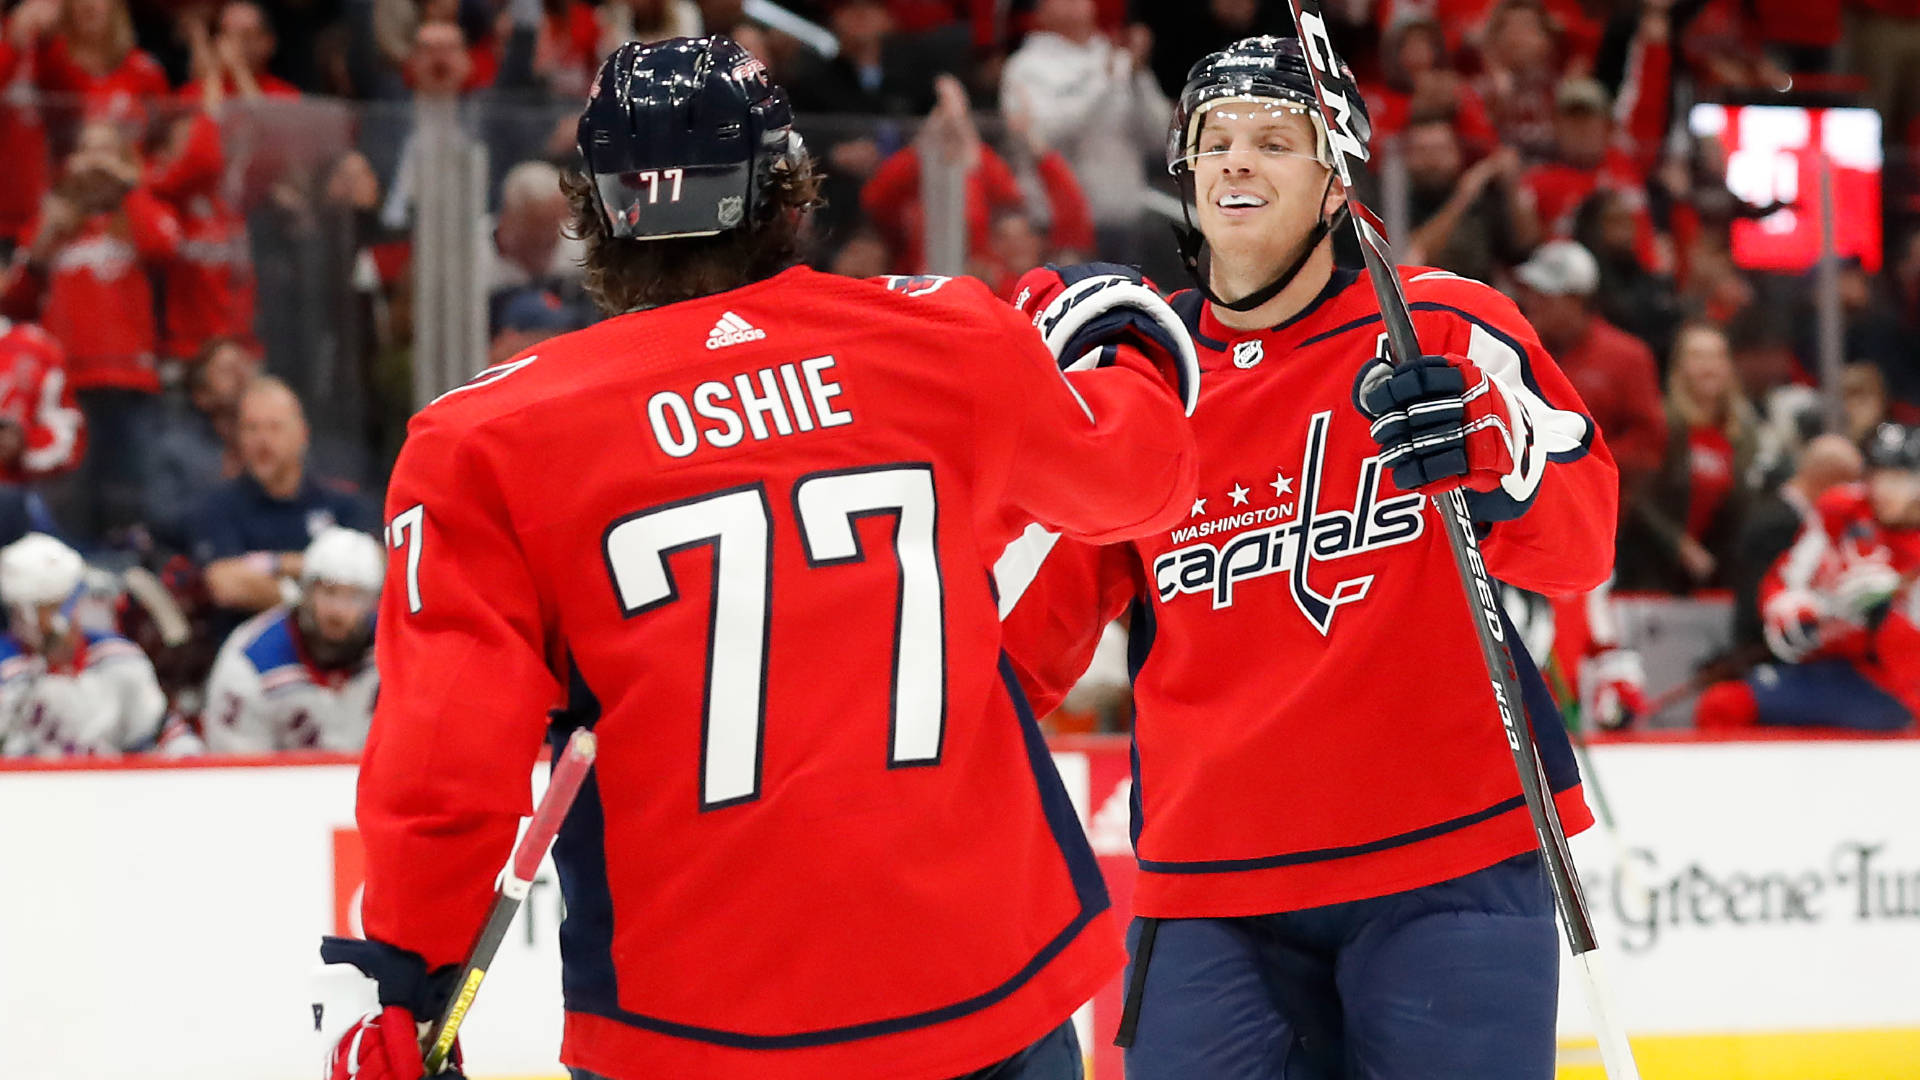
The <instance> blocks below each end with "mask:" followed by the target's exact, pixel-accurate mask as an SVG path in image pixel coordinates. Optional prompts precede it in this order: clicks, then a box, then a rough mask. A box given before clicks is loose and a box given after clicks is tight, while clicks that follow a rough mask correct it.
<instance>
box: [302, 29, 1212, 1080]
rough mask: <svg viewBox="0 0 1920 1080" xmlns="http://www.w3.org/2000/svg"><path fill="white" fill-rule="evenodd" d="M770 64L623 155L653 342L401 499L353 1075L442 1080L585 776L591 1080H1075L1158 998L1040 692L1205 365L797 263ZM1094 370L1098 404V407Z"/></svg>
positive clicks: (573, 1004)
mask: <svg viewBox="0 0 1920 1080" xmlns="http://www.w3.org/2000/svg"><path fill="white" fill-rule="evenodd" d="M790 124H791V119H790V112H789V109H788V106H787V101H786V97H785V95H784V94H783V93H782V92H781V91H780V90H779V89H778V88H776V87H774V86H773V85H772V84H771V83H770V82H769V81H768V78H767V75H766V69H765V68H764V67H763V66H762V65H761V64H760V62H759V61H758V60H755V59H754V58H753V57H752V56H750V55H749V54H748V53H746V52H745V51H743V50H742V49H741V48H740V47H739V46H737V45H735V44H734V43H733V42H731V41H729V40H727V39H725V38H718V37H716V38H704V39H684V38H676V39H672V40H670V41H666V42H662V43H659V44H655V45H639V44H629V45H624V46H622V47H621V48H620V49H619V50H618V51H617V52H615V53H614V54H613V55H612V56H611V57H609V58H608V60H607V62H606V64H605V66H604V67H603V69H602V70H601V73H600V77H599V80H598V81H597V83H596V84H595V89H594V92H593V95H592V96H591V97H590V99H589V101H588V104H587V106H586V109H585V111H584V112H583V114H582V116H581V121H580V129H579V130H580V148H581V151H582V155H583V157H584V159H585V166H586V174H585V175H582V176H576V177H573V178H572V179H571V180H570V182H569V184H568V190H569V194H570V196H571V197H572V199H573V202H574V228H575V229H576V230H577V231H578V232H579V233H580V234H581V235H582V237H583V239H584V240H585V244H586V263H585V265H586V282H587V286H588V288H589V290H590V291H591V292H592V293H593V294H594V296H595V299H596V301H597V302H598V303H599V305H600V306H601V307H602V308H603V309H604V310H606V311H607V312H608V313H609V314H610V316H611V317H610V318H608V319H607V320H606V321H604V322H601V323H599V324H598V325H596V326H593V327H590V328H588V329H586V330H582V331H579V332H577V333H573V334H567V335H563V336H561V337H558V338H554V339H551V340H549V341H546V342H543V343H542V344H540V345H539V346H537V347H536V349H535V350H533V351H530V352H527V353H524V354H522V355H520V356H519V357H517V358H515V359H514V360H512V361H510V362H508V363H505V364H502V365H500V366H498V367H495V368H492V369H489V370H488V371H486V372H484V373H482V374H481V375H480V376H478V377H476V378H475V379H474V380H473V381H472V382H470V383H468V384H467V385H465V386H463V387H460V388H458V389H456V390H454V391H452V392H450V393H448V394H446V395H444V396H442V397H441V398H440V399H439V400H438V401H436V402H434V403H433V404H431V405H429V406H428V407H427V408H426V409H425V410H424V411H423V412H422V413H421V414H420V415H418V416H416V417H415V418H414V420H413V423H412V425H411V428H410V431H409V435H408V440H407V443H406V446H405V448H404V449H403V451H402V453H401V456H400V460H399V462H398V464H397V465H396V466H395V470H394V475H393V479H392V483H391V489H390V493H389V496H388V500H387V508H388V520H389V524H388V543H389V545H390V548H391V552H390V558H389V560H388V562H389V569H388V577H387V581H386V588H385V592H384V595H383V599H382V604H381V611H380V616H379V629H378V632H377V656H378V663H379V667H380V671H381V674H382V678H383V684H382V686H381V692H380V698H379V703H378V706H377V709H376V712H375V716H374V720H373V726H372V731H371V734H370V737H369V741H368V744H367V749H366V756H365V761H364V764H363V765H362V769H361V774H360V786H359V807H358V819H359V824H360V829H361V833H362V835H363V837H364V839H365V844H366V857H367V884H366V891H365V896H364V904H363V919H364V925H365V928H366V933H367V937H368V940H367V941H365V942H358V941H344V940H340V939H329V941H328V942H327V943H326V944H325V945H324V946H323V949H322V955H323V957H326V958H328V959H331V960H335V961H347V962H351V963H354V964H355V965H356V966H358V967H360V968H361V970H362V971H364V972H366V973H368V974H370V975H372V976H374V977H375V978H376V979H377V980H378V982H379V989H380V1000H381V1002H382V1004H383V1005H384V1006H386V1007H385V1008H384V1010H383V1011H381V1012H379V1013H377V1014H374V1015H371V1016H369V1017H367V1018H365V1019H363V1020H362V1021H360V1022H359V1023H357V1024H356V1025H355V1026H354V1028H353V1029H352V1030H350V1031H349V1032H348V1033H347V1034H346V1035H345V1036H344V1037H343V1038H342V1039H341V1040H340V1042H339V1044H338V1046H337V1047H336V1049H335V1051H334V1054H333V1057H332V1064H331V1066H330V1070H331V1073H330V1074H331V1076H333V1077H334V1078H335V1080H345V1078H348V1077H356V1078H358V1080H387V1078H394V1080H416V1078H417V1077H419V1076H420V1074H421V1071H422V1070H421V1060H420V1056H419V1048H418V1045H417V1043H416V1041H415V1039H416V1033H417V1028H416V1025H417V1024H418V1023H420V1022H421V1021H424V1020H426V1019H427V1018H430V1017H433V1016H436V1015H438V1013H439V1011H440V1008H441V1007H442V1006H443V1005H444V1003H445V1001H446V997H447V995H448V993H449V992H450V990H451V989H452V988H451V987H450V986H449V985H447V984H448V982H449V981H450V978H451V976H452V975H453V974H454V973H455V970H456V967H457V965H458V963H459V961H460V960H461V958H462V956H463V955H464V954H465V953H466V951H467V949H468V947H469V945H470V943H471V942H472V941H473V939H474V936H475V934H476V933H477V931H478V930H479V928H480V926H481V923H482V920H483V917H484V915H485V912H486V909H487V907H488V902H489V899H490V892H491V890H492V886H493V880H494V876H495V873H496V871H497V870H498V868H499V867H500V865H501V864H502V862H503V861H504V859H505V857H506V854H507V851H508V849H509V846H510V845H511V843H512V841H513V838H514V827H515V824H516V822H517V820H518V819H519V817H520V816H521V815H523V814H525V813H527V812H528V809H529V805H530V799H529V790H528V789H529V784H528V777H529V774H530V772H531V770H532V769H533V766H534V761H535V757H536V755H537V754H538V752H539V749H540V746H541V744H542V742H543V741H548V742H553V743H554V744H555V745H558V744H560V743H562V742H564V741H565V739H566V737H567V736H568V735H569V734H570V733H571V732H572V731H573V730H574V729H577V728H580V727H590V728H592V729H593V730H594V731H595V732H596V734H597V736H598V741H599V755H598V758H597V762H596V765H595V769H594V773H593V775H592V776H591V777H590V778H589V779H588V781H587V785H586V787H585V788H584V790H583V791H582V793H581V795H580V798H579V802H578V803H577V804H576V805H575V806H574V807H573V810H572V813H571V815H570V816H569V817H568V819H567V821H566V823H565V825H564V826H563V828H562V829H561V832H560V835H559V838H558V841H557V843H556V844H555V847H554V861H555V864H556V866H557V868H558V872H559V878H560V884H561V889H562V892H563V895H564V897H565V901H566V908H567V916H566V920H565V922H564V924H563V925H562V926H561V929H560V944H561V954H562V959H563V962H564V974H563V985H564V992H565V999H566V1009H567V1019H566V1036H565V1043H564V1046H563V1047H562V1050H561V1056H562V1058H563V1060H565V1061H566V1062H567V1064H568V1065H569V1066H571V1067H572V1068H573V1069H574V1070H575V1075H576V1076H577V1077H607V1078H614V1080H643V1078H644V1080H651V1078H654V1077H673V1078H675V1080H700V1078H729V1080H731V1078H740V1077H754V1078H756V1080H787V1078H794V1080H798V1078H813V1077H821V1078H825V1077H831V1078H835V1080H853V1078H859V1077H876V1078H877V1077H888V1078H902V1080H911V1078H922V1080H935V1078H945V1077H954V1076H959V1075H963V1074H965V1075H969V1076H980V1077H988V1076H991V1077H993V1078H995V1080H1068V1078H1074V1077H1078V1076H1079V1075H1080V1071H1081V1065H1080V1052H1079V1049H1078V1045H1077V1042H1076V1041H1075V1039H1074V1036H1073V1032H1072V1026H1071V1024H1070V1023H1068V1022H1067V1021H1068V1017H1069V1016H1070V1014H1071V1013H1072V1012H1073V1011H1074V1009H1075V1008H1076V1007H1078V1006H1079V1005H1080V1004H1082V1003H1083V1002H1085V1001H1087V1000H1088V999H1089V998H1090V997H1091V996H1092V995H1093V994H1094V992H1095V991H1096V990H1097V989H1098V988H1099V987H1100V986H1101V985H1102V984H1103V983H1105V982H1107V981H1108V980H1109V979H1111V978H1112V977H1113V976H1114V975H1115V974H1116V973H1117V972H1118V970H1119V968H1120V966H1121V964H1122V962H1123V950H1122V948H1121V942H1120V936H1119V933H1118V928H1117V926H1116V925H1115V924H1114V923H1113V921H1112V917H1111V916H1110V914H1109V913H1108V911H1107V909H1108V899H1107V895H1106V892H1105V890H1104V887H1103V886H1102V884H1101V879H1100V875H1099V872H1098V869H1097V867H1096V865H1095V863H1094V861H1093V859H1092V856H1091V852H1090V850H1089V849H1088V847H1087V843H1086V840H1085V836H1084V834H1083V832H1082V831H1081V828H1080V826H1079V824H1078V822H1077V820H1076V818H1075V815H1074V812H1073V810H1072V808H1071V805H1070V803H1069V801H1068V799H1067V797H1066V793H1065V790H1064V788H1063V786H1062V785H1061V783H1060V781H1059V778H1058V776H1057V775H1056V774H1055V773H1054V771H1053V768H1052V765H1051V762H1050V758H1049V756H1048V752H1047V748H1046V745H1045V742H1044V741H1043V740H1042V738H1041V736H1040V734H1039V730H1038V728H1037V726H1036V724H1035V723H1034V720H1033V716H1032V714H1031V713H1030V712H1028V711H1027V708H1026V706H1025V704H1024V701H1023V699H1022V698H1021V696H1020V694H1019V691H1018V689H1017V687H1016V684H1015V683H1014V681H1013V677H1012V673H1011V669H1010V668H1009V667H1008V666H1007V665H1006V663H1005V661H1004V658H1003V654H1002V652H1001V642H1000V623H999V617H998V610H997V607H996V604H995V597H994V595H993V592H992V588H991V580H992V579H991V574H990V571H991V568H992V566H993V564H994V561H995V560H996V559H997V558H998V557H999V556H1000V554H1001V552H1002V551H1003V550H1004V549H1005V547H1006V545H1007V543H1008V541H1009V540H1011V539H1012V538H1013V537H1014V536H1015V535H1016V534H1018V533H1019V532H1020V531H1021V530H1023V529H1025V528H1026V527H1027V526H1029V525H1030V524H1043V525H1045V526H1047V527H1049V528H1054V529H1059V530H1063V531H1064V532H1065V533H1067V534H1068V535H1071V536H1073V537H1076V538H1078V539H1081V540H1086V541H1089V542H1104V541H1112V540H1119V539H1125V538H1129V537H1134V536H1140V535H1145V534H1148V533H1158V532H1163V531H1164V530H1166V529H1168V528H1171V527H1172V526H1174V525H1175V524H1177V523H1178V522H1179V520H1180V519H1181V518H1183V517H1184V515H1185V514H1186V510H1187V507H1188V506H1189V505H1191V503H1192V501H1193V498H1194V477H1195V470H1196V464H1195V462H1196V457H1195V451H1194V446H1193V438H1192V435H1191V433H1190V431H1189V429H1188V426H1187V423H1186V420H1185V418H1184V415H1183V414H1184V410H1185V409H1187V408H1190V407H1191V404H1192V400H1193V398H1192V395H1193V394H1195V393H1197V382H1198V374H1199V373H1198V370H1197V366H1196V365H1195V362H1194V354H1193V350H1192V343H1191V341H1190V340H1189V339H1188V337H1187V334H1186V331H1185V330H1184V328H1183V327H1182V326H1181V324H1180V322H1179V319H1178V317H1177V316H1176V315H1175V314H1174V313H1173V312H1172V310H1171V309H1170V308H1168V307H1167V305H1166V304H1165V302H1164V301H1162V300H1160V298H1159V297H1158V296H1156V295H1155V294H1153V293H1152V292H1151V291H1150V290H1148V289H1146V288H1145V287H1144V286H1142V285H1141V284H1140V283H1139V282H1138V280H1137V279H1136V278H1129V276H1127V275H1124V274H1104V275H1101V274H1096V275H1093V276H1089V277H1087V278H1085V279H1084V280H1082V281H1079V282H1077V283H1076V285H1075V286H1074V287H1073V288H1072V289H1069V290H1068V291H1067V292H1066V293H1065V294H1063V295H1062V296H1061V297H1059V298H1057V300H1056V302H1055V303H1053V304H1051V305H1050V306H1048V307H1045V308H1034V309H1033V310H1034V312H1035V314H1036V315H1037V316H1038V317H1039V318H1040V320H1041V322H1043V323H1044V324H1045V325H1046V327H1047V329H1048V331H1049V333H1050V334H1052V338H1051V339H1050V340H1051V342H1052V344H1054V345H1057V346H1058V352H1057V354H1056V353H1052V352H1050V351H1049V344H1048V341H1047V340H1043V338H1042V337H1041V335H1040V334H1038V333H1036V332H1035V329H1034V326H1033V325H1032V324H1033V319H1031V318H1029V317H1028V316H1027V315H1026V314H1024V313H1022V312H1020V311H1016V310H1015V309H1013V308H1011V307H1008V306H1006V305H1004V304H1002V303H1000V302H998V301H996V300H995V299H994V298H993V297H992V295H991V294H990V293H989V292H988V291H987V289H986V287H985V286H984V285H982V284H981V283H979V282H977V281H974V280H971V279H952V280H949V279H945V278H936V277H919V278H901V279H887V280H882V281H873V282H870V281H857V280H853V279H848V278H840V277H834V276H830V275H825V274H819V273H815V272H813V271H811V270H809V269H806V268H804V267H799V266H796V265H794V263H795V261H796V259H795V254H794V252H795V249H796V247H797V244H798V237H799V235H800V229H801V219H802V218H803V216H804V212H805V210H806V208H807V207H808V206H810V205H811V203H812V202H813V199H814V192H815V190H817V179H816V177H815V176H814V174H813V172H812V165H811V163H810V161H809V160H808V158H807V156H806V154H805V152H804V151H803V150H802V149H801V146H800V141H799V138H798V137H797V136H795V135H793V134H792V133H791V131H790ZM1055 355H1059V356H1064V357H1067V358H1068V359H1069V361H1070V362H1071V364H1072V366H1073V367H1074V370H1072V371H1070V372H1068V373H1067V374H1066V376H1065V377H1064V378H1063V377H1062V374H1061V372H1060V370H1058V369H1057V367H1056V362H1055V359H1054V357H1055Z"/></svg>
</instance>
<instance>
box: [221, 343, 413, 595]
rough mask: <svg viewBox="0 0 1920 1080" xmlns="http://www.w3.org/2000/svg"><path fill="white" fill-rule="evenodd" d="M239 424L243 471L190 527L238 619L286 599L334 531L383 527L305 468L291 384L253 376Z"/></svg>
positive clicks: (360, 504)
mask: <svg viewBox="0 0 1920 1080" xmlns="http://www.w3.org/2000/svg"><path fill="white" fill-rule="evenodd" d="M237 419H238V428H237V439H238V444H239V450H240V460H241V464H242V467H243V468H244V469H245V472H244V473H243V474H242V475H240V476H238V477H235V478H234V479H233V480H231V481H229V482H228V483H226V484H224V485H222V486H221V487H219V488H216V489H215V490H214V491H213V493H212V494H211V495H209V496H207V498H206V499H205V500H204V501H203V502H202V503H201V504H200V507H199V509H198V511H197V512H196V514H195V522H194V525H193V527H192V535H193V556H194V558H195V559H196V560H198V561H199V562H200V563H202V564H203V565H205V567H206V586H207V593H208V595H209V596H210V597H211V598H212V601H213V603H214V604H215V605H216V606H218V607H220V608H223V609H225V610H226V611H228V612H229V613H233V614H236V615H237V614H242V613H251V612H256V611H265V610H266V609H267V608H270V607H273V606H274V605H275V604H279V603H282V602H285V601H288V600H289V599H290V596H291V594H292V593H293V592H294V591H296V587H295V586H294V582H295V581H296V580H298V578H299V576H300V553H301V552H302V551H303V550H305V548H306V546H307V544H308V543H309V542H311V541H312V539H313V538H314V537H315V536H317V535H319V533H320V531H321V530H323V529H325V528H326V527H328V526H329V525H344V526H346V527H347V528H350V529H360V530H362V531H364V532H373V531H376V530H377V529H378V527H379V523H378V521H377V520H376V518H375V515H374V513H373V512H372V510H371V508H370V507H368V506H367V504H366V503H365V502H364V501H362V500H361V499H360V498H359V496H357V495H355V494H353V493H351V492H349V491H347V490H345V489H344V488H343V487H342V486H340V485H337V484H334V483H331V482H329V481H325V480H321V479H319V478H316V477H315V476H314V475H313V474H312V473H311V472H310V471H309V470H308V468H307V443H308V436H307V421H306V417H305V415H304V414H303V413H302V411H301V408H300V400H299V398H297V397H295V396H294V393H293V391H292V390H291V389H289V388H288V387H287V384H286V383H284V382H281V381H280V380H279V379H276V378H273V377H271V376H260V377H257V378H255V379H254V380H253V381H252V382H251V383H250V384H249V385H248V387H247V389H246V391H245V392H244V393H243V394H242V395H241V398H240V406H239V413H238V418H237ZM237 622H238V619H237V618H235V619H232V620H230V621H229V623H228V625H227V626H226V627H224V629H225V630H229V631H230V630H231V629H232V628H233V625H235V624H237Z"/></svg>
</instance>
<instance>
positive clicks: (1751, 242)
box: [1687, 104, 1882, 273]
mask: <svg viewBox="0 0 1920 1080" xmlns="http://www.w3.org/2000/svg"><path fill="white" fill-rule="evenodd" d="M1687 127H1688V128H1689V129H1690V130H1691V131H1692V133H1693V135H1694V137H1695V138H1702V139H1705V138H1713V139H1717V140H1719V141H1720V143H1721V144H1722V145H1723V146H1724V147H1725V149H1726V158H1727V189H1728V190H1730V191H1732V192H1733V193H1734V194H1735V195H1737V196H1739V197H1740V198H1741V199H1742V200H1744V201H1746V202H1748V203H1752V204H1754V205H1756V206H1765V205H1768V204H1770V203H1773V202H1784V203H1791V204H1792V205H1791V206H1788V207H1787V208H1786V209H1784V210H1779V211H1776V212H1775V213H1773V214H1770V215H1768V216H1766V217H1763V218H1760V219H1758V220H1752V219H1742V220H1739V221H1735V222H1734V223H1733V261H1734V262H1735V263H1736V264H1738V265H1739V266H1742V267H1745V268H1747V269H1749V270H1767V271H1775V272H1785V273H1794V272H1799V271H1804V270H1809V269H1812V268H1813V265H1814V264H1815V263H1816V262H1817V261H1818V260H1819V258H1820V158H1821V155H1822V154H1825V156H1826V158H1827V161H1828V163H1829V166H1830V167H1831V168H1832V170H1833V201H1834V207H1833V245H1834V250H1835V251H1837V252H1838V253H1839V254H1840V255H1841V256H1843V257H1844V256H1849V255H1853V256H1858V257H1859V259H1860V262H1861V265H1863V266H1864V267H1865V268H1866V269H1867V270H1868V271H1869V272H1874V271H1878V270H1879V269H1880V169H1881V160H1882V157H1881V149H1880V114H1879V113H1876V112H1874V111H1873V110H1872V109H1858V108H1803V107H1800V106H1795V105H1714V104H1700V105H1695V106H1694V107H1693V111H1692V113H1690V114H1689V115H1688V117H1687Z"/></svg>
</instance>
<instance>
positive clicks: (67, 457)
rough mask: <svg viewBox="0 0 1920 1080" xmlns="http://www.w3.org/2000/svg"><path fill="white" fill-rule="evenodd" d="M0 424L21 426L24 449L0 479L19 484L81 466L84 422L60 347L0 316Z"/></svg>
mask: <svg viewBox="0 0 1920 1080" xmlns="http://www.w3.org/2000/svg"><path fill="white" fill-rule="evenodd" d="M0 421H4V422H6V423H9V424H14V425H16V426H18V427H19V428H20V433H21V436H22V438H23V439H24V441H25V444H26V445H25V449H24V451H23V452H22V453H21V455H20V459H19V460H18V461H17V462H14V463H13V464H11V465H5V464H0V481H3V482H5V483H9V484H23V483H26V482H28V481H30V480H37V479H39V478H40V477H43V476H52V475H54V474H56V473H63V472H66V471H67V470H69V469H71V468H73V467H74V466H76V465H78V464H80V455H81V454H82V453H83V452H84V451H85V449H86V445H87V441H86V422H85V418H84V417H83V416H81V414H80V409H79V407H78V406H77V405H76V404H75V403H74V398H73V387H72V385H70V384H69V383H68V382H67V364H66V358H65V356H64V355H63V354H62V353H61V351H60V343H59V342H57V341H55V340H54V339H53V336H52V335H51V334H48V333H47V332H46V331H45V330H42V329H40V328H39V327H38V326H35V325H33V324H32V323H10V322H8V321H7V320H6V319H4V318H0Z"/></svg>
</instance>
